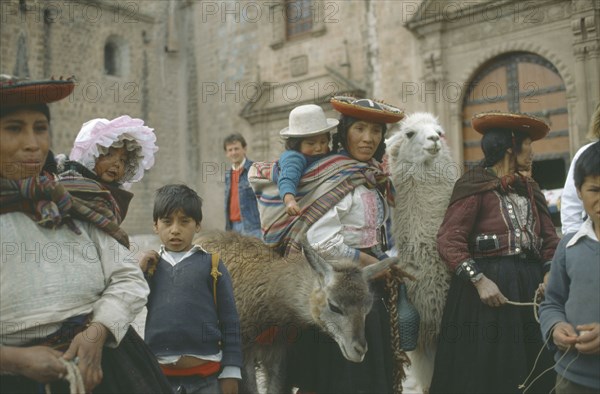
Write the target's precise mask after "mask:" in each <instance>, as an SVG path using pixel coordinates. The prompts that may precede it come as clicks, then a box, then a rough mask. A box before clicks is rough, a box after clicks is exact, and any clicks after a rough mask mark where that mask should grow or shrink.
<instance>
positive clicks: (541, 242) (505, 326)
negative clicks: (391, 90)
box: [430, 113, 558, 393]
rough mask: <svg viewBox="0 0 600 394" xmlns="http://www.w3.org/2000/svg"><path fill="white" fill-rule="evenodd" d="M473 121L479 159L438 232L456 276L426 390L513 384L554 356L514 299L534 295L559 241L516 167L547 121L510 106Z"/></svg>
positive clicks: (536, 193)
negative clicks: (516, 111)
mask: <svg viewBox="0 0 600 394" xmlns="http://www.w3.org/2000/svg"><path fill="white" fill-rule="evenodd" d="M472 124H473V128H474V129H475V130H476V131H478V132H479V133H481V134H483V138H482V141H481V148H482V150H483V153H484V155H485V158H484V160H483V161H482V163H481V165H479V166H476V167H474V168H472V169H471V170H469V171H467V172H466V173H465V174H464V175H463V176H462V177H461V178H460V179H459V180H458V181H457V182H456V185H455V187H454V190H453V193H452V197H451V199H450V203H449V206H448V210H447V212H446V215H445V218H444V221H443V223H442V225H441V227H440V229H439V231H438V238H437V242H438V251H439V253H440V255H441V257H442V259H443V260H444V261H445V262H446V264H447V265H448V267H449V268H450V269H451V270H452V271H454V272H455V275H454V277H453V278H452V282H451V284H450V290H449V293H448V298H447V301H446V307H445V310H444V316H443V319H442V327H441V332H440V336H439V344H438V351H437V354H436V361H435V369H434V375H433V381H432V384H431V389H430V393H520V392H522V391H523V389H524V388H525V387H527V385H528V383H529V382H531V381H532V380H534V378H536V377H537V376H538V375H539V374H540V373H541V372H542V371H543V370H544V369H546V368H548V367H549V366H551V365H552V360H551V358H550V356H549V354H548V352H547V351H546V349H544V345H543V342H542V339H541V335H540V329H539V324H538V323H537V322H536V320H535V316H534V311H533V308H532V307H531V306H521V305H514V304H511V302H516V303H531V302H533V301H534V294H535V293H536V290H537V289H538V288H542V286H540V285H541V284H542V282H543V280H544V276H545V274H547V273H548V271H549V267H550V261H551V260H552V257H553V255H554V250H555V248H556V246H557V244H558V237H557V235H556V232H555V229H554V226H553V224H552V220H551V217H550V213H549V212H548V207H547V205H546V200H545V198H544V196H543V194H542V193H541V191H540V189H539V186H538V185H537V183H536V182H535V181H534V180H533V179H531V178H528V177H526V176H524V175H522V174H521V173H520V171H526V170H528V169H529V168H530V167H531V163H532V158H533V150H532V147H531V143H532V142H533V141H536V140H539V139H541V138H543V137H544V136H546V134H547V133H548V130H549V127H548V125H546V123H544V122H543V121H542V120H540V119H537V118H534V117H531V116H527V115H521V114H509V113H483V114H479V115H476V116H475V117H474V118H473V120H472ZM540 352H541V356H540V359H539V360H536V356H537V355H538V353H540ZM534 364H535V370H534V371H533V372H532V375H531V378H530V379H529V380H528V381H526V379H527V377H528V375H529V373H530V372H531V371H532V370H533V368H534ZM553 382H554V378H553V376H552V373H551V372H549V373H547V374H546V375H544V376H543V377H542V378H541V379H539V380H537V381H536V382H535V383H534V384H533V386H532V387H531V388H529V390H528V391H527V392H529V393H531V392H544V393H548V392H550V390H551V389H552V387H553ZM520 384H524V386H523V387H521V388H520V387H519V385H520Z"/></svg>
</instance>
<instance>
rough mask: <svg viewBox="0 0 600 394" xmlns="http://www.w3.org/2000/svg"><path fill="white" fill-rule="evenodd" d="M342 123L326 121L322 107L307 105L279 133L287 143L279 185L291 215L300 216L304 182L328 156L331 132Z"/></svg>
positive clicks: (280, 161) (292, 115) (283, 154)
mask: <svg viewBox="0 0 600 394" xmlns="http://www.w3.org/2000/svg"><path fill="white" fill-rule="evenodd" d="M338 123H339V122H338V120H337V119H332V118H325V112H323V109H322V108H321V107H319V106H318V105H314V104H307V105H301V106H298V107H296V108H294V109H293V110H292V111H291V112H290V116H289V126H288V127H286V128H284V129H283V130H281V131H280V132H279V135H280V136H281V137H282V138H284V139H285V140H286V141H285V149H286V151H285V152H283V153H282V154H281V156H280V157H279V163H278V165H279V173H278V175H277V179H276V182H277V187H278V188H279V196H280V197H281V199H282V200H283V203H284V204H285V211H286V213H287V214H288V215H290V216H296V215H298V214H299V213H300V207H299V206H298V203H297V202H296V189H297V187H298V183H299V182H300V178H302V175H304V172H305V171H306V169H307V168H308V167H310V166H311V165H312V164H313V163H314V162H316V161H317V160H320V159H322V158H323V157H325V156H327V154H328V153H329V141H330V140H331V131H332V130H333V129H334V128H336V127H337V125H338Z"/></svg>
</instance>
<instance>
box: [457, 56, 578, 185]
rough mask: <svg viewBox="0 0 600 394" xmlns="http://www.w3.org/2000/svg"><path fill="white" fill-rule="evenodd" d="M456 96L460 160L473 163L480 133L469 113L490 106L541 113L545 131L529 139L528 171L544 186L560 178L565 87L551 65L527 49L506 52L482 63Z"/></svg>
mask: <svg viewBox="0 0 600 394" xmlns="http://www.w3.org/2000/svg"><path fill="white" fill-rule="evenodd" d="M467 87H468V88H467V89H466V90H465V94H464V95H463V100H462V108H461V113H462V125H461V126H462V136H463V160H464V162H465V164H467V165H473V164H475V163H477V162H478V161H479V160H480V159H481V158H482V157H483V153H482V152H481V149H480V140H481V135H479V134H478V133H477V132H475V131H474V130H473V129H472V128H471V121H470V120H471V118H472V116H473V115H474V114H476V113H479V112H484V111H490V110H499V111H508V112H524V113H529V114H532V115H535V116H538V117H541V118H543V119H545V120H546V121H547V122H548V123H549V124H550V130H551V131H550V134H549V135H548V137H547V138H545V139H544V140H541V141H538V142H536V144H535V145H534V149H535V157H534V177H535V178H536V180H538V182H539V183H540V185H541V186H542V187H543V188H544V187H545V188H549V189H553V188H559V187H562V184H564V178H565V175H566V168H567V161H568V158H569V111H568V105H567V88H566V86H565V82H564V80H563V78H562V77H561V75H560V73H559V71H558V70H557V68H556V67H555V66H554V65H553V64H552V63H551V62H550V61H548V60H547V59H545V58H543V57H541V56H539V55H537V54H534V53H531V52H509V53H505V54H502V55H499V56H496V57H494V58H492V59H490V60H488V61H487V62H486V63H484V64H483V65H482V66H481V67H479V69H478V70H477V71H476V72H475V73H474V75H473V76H472V77H471V78H470V82H469V83H468V84H467Z"/></svg>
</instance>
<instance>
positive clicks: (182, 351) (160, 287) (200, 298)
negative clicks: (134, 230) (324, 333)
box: [140, 185, 242, 394]
mask: <svg viewBox="0 0 600 394" xmlns="http://www.w3.org/2000/svg"><path fill="white" fill-rule="evenodd" d="M153 220H154V232H155V233H156V234H158V236H159V237H160V240H161V242H162V246H161V248H160V252H159V253H156V252H154V251H151V252H147V253H146V254H145V255H144V257H142V259H141V261H140V267H141V268H142V271H144V272H145V273H146V274H147V277H149V279H148V283H149V285H150V296H149V297H148V304H147V307H148V316H147V317H146V330H145V341H146V343H147V344H148V345H149V346H150V349H151V350H152V351H153V352H154V354H155V355H156V357H157V359H158V362H159V364H160V365H161V368H162V370H163V372H164V373H165V375H166V376H167V378H168V380H169V382H170V383H171V386H172V387H173V390H174V391H175V392H176V393H188V394H191V393H201V394H204V393H210V394H213V393H214V394H217V393H224V394H225V393H227V394H230V393H232V394H235V393H237V391H238V380H237V379H241V373H240V372H241V370H240V368H241V366H242V352H241V338H240V330H239V316H238V313H237V310H236V307H235V301H234V298H233V288H232V284H231V278H230V276H229V273H228V271H227V269H226V268H225V266H224V265H223V263H222V262H220V261H219V263H218V270H219V272H220V276H218V279H217V282H216V293H213V285H214V278H213V277H212V276H211V268H212V256H211V255H210V254H208V253H206V252H205V251H204V250H202V249H201V248H200V247H198V246H194V245H192V240H193V238H194V236H195V234H196V233H197V232H199V231H200V222H201V221H202V199H201V198H200V197H199V196H198V195H197V194H196V192H195V191H193V190H192V189H190V188H188V187H187V186H185V185H167V186H164V187H161V188H160V189H158V191H157V192H156V198H155V200H154V213H153ZM215 294H216V296H215ZM217 376H218V381H217ZM219 386H220V387H219Z"/></svg>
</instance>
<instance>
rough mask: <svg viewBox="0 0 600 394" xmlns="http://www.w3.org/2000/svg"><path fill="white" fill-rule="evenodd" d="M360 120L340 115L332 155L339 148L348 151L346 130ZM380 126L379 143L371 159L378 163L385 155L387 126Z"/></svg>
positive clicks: (382, 124)
mask: <svg viewBox="0 0 600 394" xmlns="http://www.w3.org/2000/svg"><path fill="white" fill-rule="evenodd" d="M358 121H361V119H357V118H353V117H351V116H347V115H342V116H341V117H340V123H338V126H337V133H335V134H334V135H333V150H332V152H333V153H338V152H339V151H340V150H341V148H343V149H345V150H348V130H350V127H352V125H353V124H354V123H356V122H358ZM380 125H381V141H380V142H379V145H378V146H377V149H376V150H375V154H374V155H373V158H374V159H375V160H377V161H379V162H381V161H382V160H383V155H384V154H385V138H383V137H384V136H385V132H386V131H387V125H386V124H385V123H380Z"/></svg>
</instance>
